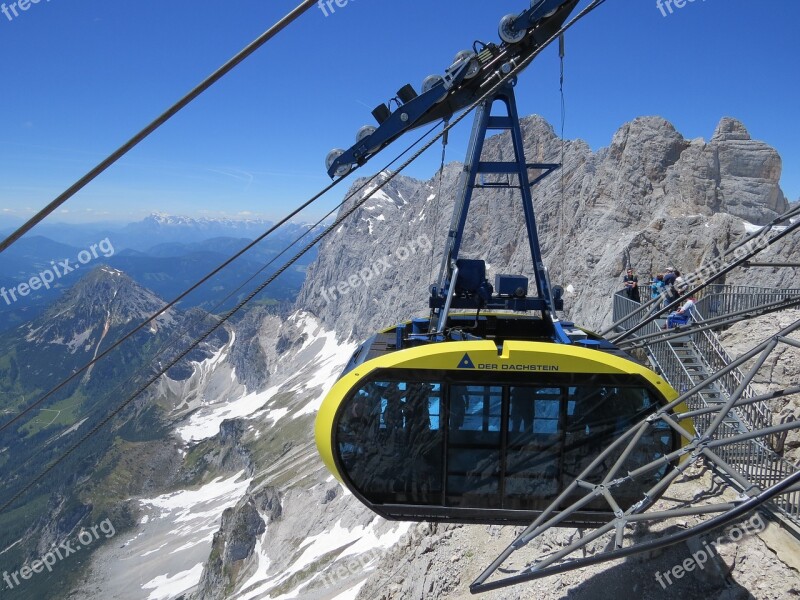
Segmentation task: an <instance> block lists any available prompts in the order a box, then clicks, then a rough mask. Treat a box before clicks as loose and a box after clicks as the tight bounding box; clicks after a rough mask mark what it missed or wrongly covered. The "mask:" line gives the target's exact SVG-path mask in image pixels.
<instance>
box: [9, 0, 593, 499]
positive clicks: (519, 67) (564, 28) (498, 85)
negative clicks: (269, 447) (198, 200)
mask: <svg viewBox="0 0 800 600" xmlns="http://www.w3.org/2000/svg"><path fill="white" fill-rule="evenodd" d="M604 2H605V0H594V1H593V2H592V3H591V4H589V5H588V6H587V7H586V8H585V9H584V10H583V11H581V12H580V13H579V14H578V15H576V16H575V17H574V18H573V19H572V20H571V21H569V22H568V23H567V24H566V25H563V26H562V27H561V29H559V31H557V32H556V33H554V34H553V35H552V36H551V37H550V38H549V39H548V40H546V41H545V42H544V43H542V44H541V45H540V46H539V47H538V48H537V49H536V50H535V51H533V52H532V53H531V54H530V55H529V56H528V57H527V58H526V59H525V60H524V61H522V62H521V63H520V64H519V65H517V66H516V67H514V68H513V69H511V71H509V73H507V74H505V75H502V76H500V77H499V78H498V79H499V80H498V82H497V83H496V84H495V85H494V86H492V87H491V88H489V89H488V90H487V91H486V92H484V94H483V95H482V96H481V97H480V98H478V99H477V100H475V101H474V102H473V103H472V104H471V105H470V106H469V107H467V108H466V109H465V110H464V112H463V113H462V114H461V115H459V116H458V117H457V118H456V119H455V120H454V121H453V122H452V123H450V124H449V125H447V126H446V127H445V128H444V129H443V130H442V131H441V132H440V133H439V134H437V135H436V136H434V137H433V138H432V139H431V140H429V141H428V142H427V143H426V144H425V145H424V146H423V147H422V148H421V149H420V150H418V151H417V153H416V154H414V155H413V156H412V157H411V158H410V159H408V160H407V161H406V162H405V163H403V164H402V165H401V166H400V167H399V168H398V170H397V171H395V172H393V173H391V174H390V175H389V176H388V177H387V178H386V179H384V181H383V182H381V183H380V184H379V185H378V186H377V187H376V188H375V189H373V190H372V191H371V192H370V193H369V194H367V195H366V196H364V198H362V199H361V200H359V201H358V202H356V203H355V204H354V205H353V206H352V207H351V208H350V209H349V210H348V211H347V212H345V213H344V215H342V216H340V217H339V218H337V219H336V221H334V223H333V224H331V225H330V226H329V227H328V228H327V229H325V231H323V232H322V233H321V234H320V235H318V236H317V237H316V238H314V240H313V241H312V242H311V243H310V244H309V245H308V246H306V247H305V248H304V249H303V250H301V251H300V252H299V253H298V254H296V255H295V256H294V257H293V258H292V259H290V260H289V261H288V262H286V263H285V264H284V265H283V266H282V267H281V268H280V269H278V270H277V271H276V272H275V273H273V275H272V276H271V277H270V278H269V279H267V280H266V281H265V282H264V283H262V284H261V285H259V286H258V288H256V290H255V291H253V292H252V293H251V294H250V295H249V296H248V297H247V298H245V299H244V300H243V301H242V302H240V303H239V304H238V305H237V306H236V307H234V308H233V309H232V310H231V311H229V312H228V313H227V314H226V315H225V316H224V317H222V318H221V319H220V321H219V322H218V323H216V324H215V325H214V326H213V327H211V328H210V329H209V330H208V331H206V332H205V333H204V334H203V335H202V336H200V337H199V338H197V339H196V340H195V342H194V343H193V344H192V345H190V346H189V348H187V349H186V350H184V351H183V352H182V353H180V354H179V355H178V356H177V357H175V358H174V359H173V360H171V361H170V363H169V364H168V365H167V366H166V367H163V368H162V369H159V372H158V373H157V374H156V375H154V376H153V377H151V378H150V379H149V380H148V382H147V383H146V384H144V385H143V386H141V387H140V388H139V389H138V390H137V391H136V392H135V393H134V394H133V395H131V396H129V397H128V398H127V399H126V400H125V401H124V402H123V403H122V404H121V405H120V406H119V407H117V409H115V410H114V411H112V413H111V414H109V415H108V416H107V417H106V418H105V419H103V421H101V422H100V423H99V424H98V425H96V426H95V427H94V428H93V429H92V430H91V431H89V432H88V433H87V434H86V435H85V436H84V437H83V438H81V440H80V441H78V442H77V443H76V444H75V445H73V446H72V447H71V448H70V449H69V450H67V451H66V452H65V453H64V454H63V455H61V457H59V458H58V459H56V461H54V462H53V463H51V464H50V465H49V466H48V467H47V468H46V469H45V470H44V471H43V472H42V473H40V474H39V475H38V476H37V477H36V478H34V480H33V481H32V482H31V483H29V484H28V485H27V486H25V487H24V488H23V489H22V490H20V491H19V492H18V493H17V494H15V495H14V496H13V497H12V498H11V499H10V500H8V501H7V502H6V503H5V504H3V506H2V507H0V513H2V512H3V511H5V510H6V509H7V508H8V507H9V506H10V505H11V504H13V502H15V501H16V500H17V499H18V498H19V497H21V496H22V495H23V494H24V493H25V492H27V491H28V490H29V489H31V488H32V487H33V486H34V485H36V483H38V482H39V481H40V480H41V479H42V478H43V477H44V476H45V475H46V474H47V473H49V472H50V471H51V470H52V469H53V468H55V467H56V466H57V465H58V464H59V463H61V462H62V461H63V460H64V459H66V458H67V457H68V456H69V455H70V454H71V453H72V452H74V451H75V449H77V448H78V447H79V446H80V445H81V444H83V442H84V441H86V440H87V439H89V438H90V437H92V436H93V435H94V434H95V433H96V432H97V431H99V430H100V429H101V428H102V427H103V426H104V425H105V424H106V423H108V422H109V421H110V420H111V419H112V418H113V417H114V416H115V415H116V414H118V413H119V412H120V411H122V410H123V409H124V408H125V407H126V406H127V405H128V404H130V403H131V402H132V401H133V400H134V399H136V398H137V397H138V396H139V394H141V393H142V392H143V391H144V390H146V389H147V388H148V387H149V386H150V385H151V384H152V383H154V382H155V381H157V380H158V378H159V377H161V375H163V374H164V373H166V372H167V371H168V370H169V369H171V368H172V367H173V366H174V365H176V364H177V363H178V362H179V361H180V360H181V359H182V358H183V357H185V356H186V355H187V354H188V353H189V352H191V351H192V350H193V349H194V348H195V347H196V346H197V345H199V344H200V343H202V342H203V341H204V340H205V339H206V338H207V337H208V336H209V335H211V334H212V333H213V332H214V331H216V330H217V329H219V327H221V326H222V325H223V324H224V323H225V322H226V321H227V320H228V319H230V317H231V316H233V315H234V314H235V313H236V312H238V311H239V310H241V308H242V307H244V306H245V305H246V304H247V303H248V302H250V301H251V300H252V299H253V298H254V297H255V296H256V295H257V294H259V293H260V292H261V291H262V290H263V289H264V288H265V287H267V285H269V284H270V283H272V281H274V280H275V279H276V278H277V277H278V276H280V275H281V273H283V272H284V271H285V270H286V269H288V268H289V267H290V266H292V265H293V264H294V263H295V262H297V260H299V259H300V258H301V257H302V256H303V255H304V254H305V253H306V252H308V251H309V250H310V249H311V248H312V247H313V246H314V245H316V244H317V243H318V242H319V241H320V240H322V239H323V238H325V237H326V236H327V235H329V234H330V233H331V232H332V231H333V230H334V229H335V228H336V227H337V226H338V225H340V224H341V223H342V222H343V221H344V220H345V219H346V218H347V217H349V216H350V215H351V214H352V213H353V212H355V211H356V210H358V209H359V208H360V207H361V206H362V205H363V204H364V203H365V202H366V201H367V200H368V199H369V198H371V197H372V196H373V195H374V194H375V193H376V192H378V191H380V190H381V189H383V188H384V187H385V186H386V185H387V184H388V183H389V182H390V181H392V180H393V179H394V178H395V177H396V176H397V175H398V174H400V173H401V172H402V171H404V170H405V169H406V168H407V167H408V166H409V165H410V164H411V163H413V162H414V161H415V160H416V159H417V158H419V157H420V156H421V155H422V154H423V153H425V152H426V151H427V150H428V149H429V148H430V147H431V146H433V144H435V143H436V142H437V141H439V140H440V139H441V138H442V137H444V136H445V135H446V134H447V133H448V132H449V131H450V130H451V129H452V128H453V127H455V126H456V125H457V124H458V123H460V122H461V121H462V120H464V119H465V118H466V117H467V116H468V115H469V114H470V113H471V112H472V111H473V110H475V108H477V107H478V106H479V105H480V104H481V103H483V102H484V101H486V100H487V99H488V98H490V97H491V96H492V95H493V94H494V93H495V92H496V91H497V90H499V89H500V88H501V87H502V86H504V85H505V84H506V83H507V82H508V81H510V80H512V79H513V78H515V77H516V76H517V74H518V73H519V72H521V71H522V70H523V69H525V68H526V67H527V66H528V65H530V63H531V62H533V60H534V59H535V58H536V57H537V56H538V55H539V54H541V52H542V51H543V50H544V49H545V48H547V47H548V46H549V45H550V44H551V43H552V42H553V41H554V40H555V39H557V38H558V36H560V35H561V34H562V33H564V32H565V31H567V30H568V29H570V28H571V27H572V26H573V25H575V23H577V22H578V21H580V20H581V19H582V18H583V17H585V16H586V15H588V14H589V13H590V12H592V11H593V10H594V9H596V8H597V7H598V6H600V5H601V4H603V3H604ZM435 127H438V123H437V124H436V125H435V126H434V128H435ZM381 172H382V171H379V172H378V174H380V173H381ZM375 177H377V175H375V176H373V179H374V178H375ZM338 181H341V179H340V180H338ZM338 181H337V182H334V183H333V184H331V186H329V188H330V187H333V185H335V184H336V183H338ZM353 195H354V194H350V197H352V196H353ZM231 260H233V259H231ZM4 427H5V426H4ZM1 430H2V429H0V431H1Z"/></svg>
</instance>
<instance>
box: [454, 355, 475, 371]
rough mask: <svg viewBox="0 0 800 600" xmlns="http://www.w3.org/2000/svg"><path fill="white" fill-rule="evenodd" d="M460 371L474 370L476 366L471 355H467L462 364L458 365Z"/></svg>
mask: <svg viewBox="0 0 800 600" xmlns="http://www.w3.org/2000/svg"><path fill="white" fill-rule="evenodd" d="M458 368H459V369H474V368H475V364H474V363H473V362H472V359H471V358H470V357H469V354H465V355H464V358H462V359H461V362H460V363H458Z"/></svg>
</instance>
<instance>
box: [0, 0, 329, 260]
mask: <svg viewBox="0 0 800 600" xmlns="http://www.w3.org/2000/svg"><path fill="white" fill-rule="evenodd" d="M315 4H316V1H315V0H303V2H301V3H300V4H299V5H298V6H297V7H296V8H295V9H294V10H292V11H291V12H290V13H288V14H287V15H286V16H285V17H283V18H282V19H281V20H280V21H278V22H277V23H275V24H274V25H273V26H272V27H270V28H269V29H268V30H267V31H265V32H264V33H262V34H261V35H260V36H259V37H257V38H256V39H255V40H253V41H252V42H250V44H248V45H247V46H246V47H245V48H244V49H243V50H241V51H240V52H239V53H238V54H237V55H236V56H234V57H233V58H231V59H230V60H229V61H228V62H226V63H225V64H224V65H222V66H221V67H220V68H219V69H217V70H216V71H214V72H213V73H212V74H211V75H209V76H208V77H207V78H206V79H205V80H203V81H202V82H201V83H200V84H198V85H197V86H196V87H195V88H194V89H193V90H191V91H190V92H189V93H188V94H186V95H185V96H183V98H181V99H180V100H178V101H177V102H176V103H175V104H173V105H172V106H171V107H170V108H169V109H167V111H166V112H164V113H163V114H162V115H161V116H160V117H158V118H157V119H156V120H155V121H153V122H152V123H150V124H149V125H148V126H147V127H145V128H144V129H142V130H141V131H140V132H139V133H137V134H136V135H135V136H133V137H132V138H131V139H130V140H128V141H127V142H125V143H124V144H123V145H122V146H120V147H119V148H117V150H115V151H114V152H113V153H112V154H110V155H109V156H108V157H107V158H106V159H105V160H103V161H102V162H101V163H100V164H98V165H97V166H96V167H95V168H93V169H92V170H91V171H89V172H88V173H87V174H86V175H84V176H83V177H81V178H80V179H79V180H78V181H76V182H75V183H74V184H73V185H72V186H70V187H69V188H68V189H67V190H66V191H64V192H63V193H62V194H61V195H59V196H58V197H57V198H56V199H55V200H53V201H52V202H51V203H50V204H48V205H47V206H45V207H44V208H43V209H42V210H40V211H39V212H38V213H36V214H35V215H34V216H33V217H31V218H30V219H29V220H28V221H27V222H26V223H24V224H23V225H22V226H20V227H19V229H17V230H16V231H14V232H13V233H12V234H11V235H9V236H8V237H7V238H6V239H4V240H3V241H2V242H0V252H3V251H4V250H6V249H7V248H8V247H9V246H11V244H13V243H14V242H16V241H17V240H19V239H20V238H21V237H22V236H23V235H25V234H26V233H27V232H28V231H30V230H31V229H33V228H34V227H35V226H36V225H38V224H39V223H41V222H42V221H43V220H44V219H45V218H46V217H47V216H48V215H50V214H51V213H52V212H53V211H55V210H56V209H57V208H58V207H59V206H61V205H62V204H64V203H65V202H66V201H67V200H69V199H70V198H72V197H73V196H74V195H75V194H77V193H78V192H79V191H80V190H82V189H83V188H84V187H86V186H87V185H88V184H89V183H91V181H92V180H94V179H95V178H96V177H97V176H98V175H100V174H101V173H103V172H104V171H105V170H106V169H108V168H109V167H110V166H111V165H113V164H114V163H115V162H117V161H118V160H119V159H120V158H122V157H123V156H125V155H126V154H127V153H128V152H129V151H130V150H132V149H133V148H134V147H135V146H137V145H138V144H139V143H140V142H141V141H143V140H144V139H145V138H146V137H148V136H149V135H150V134H151V133H153V132H154V131H155V130H156V129H158V128H159V127H161V126H162V125H163V124H164V123H166V122H167V121H168V120H169V119H171V118H172V117H174V116H175V115H176V114H177V113H178V112H180V111H181V110H182V109H183V108H185V107H186V106H187V105H188V104H189V103H191V102H192V101H193V100H194V99H195V98H197V97H198V96H199V95H200V94H202V93H203V92H205V91H206V90H207V89H208V88H210V87H211V86H212V85H214V84H215V83H216V82H217V81H219V80H220V79H222V77H224V76H225V75H227V74H228V73H230V72H231V71H232V70H233V69H234V68H236V67H237V66H238V65H239V63H241V62H242V61H244V60H245V59H246V58H248V57H249V56H250V55H251V54H253V53H254V52H255V51H256V50H258V49H259V48H261V47H262V46H263V45H264V44H266V43H267V42H268V41H270V40H271V39H272V38H273V37H275V36H276V35H277V34H278V33H280V32H281V31H282V30H284V29H285V28H286V27H288V26H289V25H290V24H292V23H293V22H294V21H295V20H297V19H298V18H299V17H300V16H301V15H302V14H303V13H305V12H306V11H307V10H308V9H309V8H311V7H312V6H313V5H315Z"/></svg>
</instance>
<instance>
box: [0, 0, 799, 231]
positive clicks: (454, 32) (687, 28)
mask: <svg viewBox="0 0 800 600" xmlns="http://www.w3.org/2000/svg"><path fill="white" fill-rule="evenodd" d="M2 2H5V4H6V5H9V4H10V2H9V0H0V3H2ZM526 3H527V0H521V1H512V0H501V1H497V0H495V1H494V2H485V1H484V2H480V1H478V0H460V1H459V2H455V1H450V0H437V1H436V2H422V1H420V0H415V1H410V0H395V1H394V2H385V1H381V0H349V3H348V4H347V5H346V6H345V7H342V8H338V7H337V8H336V12H335V13H333V14H329V16H327V17H326V16H325V15H324V14H323V13H322V11H320V10H318V9H316V8H315V9H312V10H311V11H310V12H309V13H307V14H306V15H304V16H303V17H301V19H300V20H299V21H298V22H296V23H295V24H294V25H293V26H291V27H290V28H288V29H287V30H285V31H284V32H283V33H281V34H280V35H279V36H278V37H277V38H275V40H273V41H272V42H271V43H269V44H267V46H265V47H264V48H263V49H261V50H260V51H259V52H258V53H257V54H256V55H254V56H252V57H251V58H250V59H248V60H247V61H246V62H245V63H244V64H242V65H240V67H238V68H237V69H236V70H235V71H234V72H233V73H232V74H231V75H229V76H228V77H226V78H224V79H223V80H222V81H221V82H219V83H218V84H217V85H216V86H214V87H213V88H212V89H211V90H210V91H209V92H207V93H206V94H204V95H203V96H202V97H201V98H200V99H198V100H197V101H195V103H193V104H192V105H190V106H189V107H188V108H187V109H185V110H184V111H183V112H182V113H180V114H179V115H178V116H177V117H175V118H174V119H173V120H172V121H170V122H169V123H168V124H167V125H165V126H164V127H162V128H161V129H160V130H159V131H158V132H156V133H155V134H154V135H153V136H151V137H150V138H149V139H148V140H146V141H145V142H143V143H142V144H141V145H140V146H139V147H137V148H136V149H135V150H133V151H132V152H131V153H130V154H129V155H128V156H127V157H126V158H124V159H123V160H122V161H121V162H120V163H118V164H117V165H116V166H114V167H112V168H111V169H110V170H109V171H108V172H107V173H106V174H104V175H102V176H101V177H100V178H98V179H97V180H96V181H95V182H93V183H92V184H90V185H89V186H88V187H87V188H86V189H85V190H84V191H82V192H81V193H79V194H78V195H77V196H76V197H75V198H73V199H72V200H71V201H69V202H68V203H67V204H66V205H65V207H64V211H66V212H59V213H57V214H56V215H54V216H53V217H51V220H52V221H73V222H74V221H90V220H136V219H140V218H142V217H143V216H145V215H146V214H148V213H150V212H153V211H162V212H169V213H173V214H188V215H193V216H204V215H205V216H218V215H226V216H230V217H237V216H261V217H266V218H273V219H274V218H278V217H280V216H282V215H284V214H285V213H287V212H288V211H289V210H290V208H291V207H293V206H295V205H297V204H299V203H300V202H302V201H304V200H305V199H306V198H308V197H309V196H311V195H312V194H313V193H315V192H316V191H318V190H319V189H321V188H322V187H324V186H325V185H326V184H327V182H328V181H329V180H328V178H327V175H326V174H325V169H324V166H323V161H324V157H325V154H326V153H327V152H328V150H330V149H331V148H332V147H337V146H338V147H345V148H346V147H348V146H349V145H350V144H351V143H352V141H353V138H354V135H355V132H356V131H357V129H358V128H359V127H360V126H361V125H364V124H367V123H371V122H372V117H371V115H370V109H371V108H372V107H374V106H375V105H377V104H379V103H380V102H382V101H385V100H387V99H388V98H389V97H391V96H393V95H394V93H395V91H396V90H397V89H399V88H400V87H401V86H402V85H403V84H405V83H407V82H410V83H412V84H413V85H414V86H415V87H417V88H418V87H419V84H420V82H421V81H422V79H423V78H424V77H425V76H426V75H428V74H431V73H441V72H442V71H443V70H444V69H445V68H446V67H447V66H448V65H449V64H450V63H451V62H452V58H453V56H454V55H455V54H456V52H457V51H458V50H461V49H464V48H468V47H470V46H471V45H472V42H473V41H474V40H475V39H481V40H484V41H497V39H498V38H497V33H496V31H497V23H498V22H499V20H500V18H501V17H502V16H503V15H504V14H507V13H512V12H514V13H516V12H519V11H520V10H522V8H524V7H525V6H526ZM585 3H586V2H585V1H584V2H583V3H582V4H581V6H583V5H585ZM296 4H297V0H288V1H287V0H230V1H229V2H225V3H222V2H210V1H209V0H169V1H154V0H139V1H138V2H122V1H120V0H81V1H76V0H40V2H38V3H36V4H30V6H29V8H28V10H27V11H25V12H20V11H18V16H17V17H13V14H12V17H13V18H12V19H11V20H9V19H8V18H7V17H5V16H4V15H3V14H2V13H0V55H1V56H2V63H1V64H2V66H0V78H1V80H2V83H0V93H1V94H2V99H3V101H2V105H0V106H2V110H0V218H2V217H10V216H11V217H18V218H24V217H28V216H30V215H31V214H32V213H33V212H34V210H36V209H39V208H41V207H42V206H44V205H45V204H47V203H48V202H49V201H51V200H52V199H53V198H54V197H55V196H57V195H58V194H59V193H60V192H62V191H63V190H64V189H65V188H67V187H68V186H69V185H70V184H72V183H73V182H74V181H75V180H77V179H78V178H79V177H80V176H82V175H83V174H84V173H85V172H86V171H88V170H89V169H90V168H91V167H93V166H94V165H95V164H96V163H97V162H99V161H100V160H101V159H102V158H104V157H105V155H107V154H108V153H110V152H111V151H112V150H114V149H115V148H116V147H117V146H119V145H120V144H121V143H123V142H124V141H125V140H127V139H128V138H130V137H131V136H132V135H133V134H134V133H136V132H137V131H138V130H139V129H141V128H142V127H143V126H144V125H145V124H147V123H149V122H150V121H151V120H152V119H153V118H154V117H155V116H157V115H159V114H160V113H161V112H162V111H163V110H164V109H165V108H166V107H167V106H169V105H170V104H172V103H173V102H174V101H175V100H177V99H178V98H179V97H180V96H182V95H183V94H184V93H185V92H186V91H187V90H189V89H190V88H192V87H193V86H194V85H196V84H197V83H198V82H200V81H201V80H202V79H203V78H204V77H205V76H206V75H208V74H209V73H210V72H212V71H213V70H214V69H216V68H217V67H218V66H219V65H221V64H222V63H223V62H224V61H225V60H227V59H228V58H229V57H231V56H232V55H233V54H235V53H236V52H237V51H238V50H240V49H241V48H242V47H243V46H245V45H246V44H247V43H248V42H250V41H251V40H252V39H254V38H255V37H257V36H258V35H259V34H260V33H261V32H263V31H264V30H265V29H267V28H268V27H269V26H270V25H271V24H272V23H274V22H275V21H276V20H277V19H279V18H280V17H281V16H283V15H284V14H286V13H287V12H288V11H289V10H290V9H291V8H293V7H294V6H295V5H296ZM10 14H11V13H10ZM798 22H800V3H798V2H790V1H788V0H760V1H758V2H756V1H755V0H695V1H694V2H688V3H687V4H686V5H685V6H684V7H683V8H680V9H674V11H673V14H670V15H668V16H666V17H664V16H663V15H662V13H661V12H660V11H659V9H658V8H657V7H656V0H635V1H634V0H607V2H606V4H605V5H604V6H602V7H601V8H600V9H598V10H597V11H595V12H594V13H593V14H592V15H590V16H589V17H588V18H587V19H585V20H584V21H582V22H581V23H580V24H579V25H577V26H576V27H575V28H573V30H571V32H570V33H569V34H568V38H567V63H566V78H567V79H566V102H567V122H566V136H567V137H568V138H582V139H585V140H586V141H587V142H588V143H589V144H590V146H591V147H592V148H594V149H597V148H600V147H602V146H606V145H608V143H609V142H610V140H611V137H612V135H613V133H614V132H615V131H616V130H617V129H618V128H619V127H620V126H621V125H622V124H623V123H625V122H627V121H630V120H631V119H633V118H635V117H637V116H640V115H660V116H663V117H665V118H666V119H668V120H670V121H672V122H673V123H674V124H675V125H676V127H677V129H678V130H679V131H680V132H681V133H682V134H683V135H684V136H686V137H687V138H695V137H703V138H706V139H708V138H709V137H710V136H711V134H712V132H713V130H714V127H715V125H716V124H717V122H718V121H719V119H720V118H721V117H723V116H733V117H736V118H739V119H741V120H742V121H743V122H744V123H745V125H746V126H747V127H748V129H749V130H750V132H751V134H752V135H753V137H754V138H757V139H761V140H764V141H766V142H767V143H769V144H771V145H772V146H774V147H775V148H777V150H778V151H779V152H780V154H781V156H782V157H783V160H784V174H783V180H782V184H783V187H784V191H785V192H786V194H787V196H788V197H789V199H790V200H794V199H797V198H798V197H800V124H799V123H800V120H799V119H798V106H800V102H799V101H798V100H799V99H800V93H798V91H799V90H798V87H799V86H800V83H798V67H797V59H798V57H800V36H798V35H797V30H796V24H797V23H798ZM518 101H519V104H520V111H521V113H522V114H531V113H538V114H542V115H544V116H545V117H546V118H547V119H548V120H549V121H550V122H551V123H553V124H554V125H555V126H556V129H558V127H559V125H558V123H559V118H560V117H559V115H560V110H559V92H558V59H557V55H556V51H555V49H550V50H549V51H548V52H546V53H545V54H543V55H542V56H541V57H540V58H539V59H538V60H537V62H536V63H535V64H534V65H533V66H532V67H531V68H529V69H528V70H527V71H526V72H525V73H524V74H523V75H522V77H521V81H520V85H519V86H518ZM468 129H469V121H466V122H464V123H463V124H462V126H461V128H460V131H458V132H457V133H455V134H454V135H453V136H451V144H450V146H449V149H448V160H461V159H463V154H464V150H465V145H466V138H467V135H468ZM412 135H413V134H412ZM410 140H411V137H409V138H408V139H405V138H403V139H401V140H400V141H399V142H398V143H396V144H395V146H392V147H390V148H389V149H387V150H385V151H384V152H383V153H382V154H380V155H379V156H378V157H377V158H375V159H373V161H372V162H371V163H369V164H368V165H367V166H366V167H365V168H364V169H362V170H361V171H360V172H359V173H360V174H367V173H369V172H371V171H372V170H377V169H379V168H380V167H382V166H383V165H384V164H385V163H386V162H388V161H389V160H390V159H391V158H393V157H394V156H395V155H396V154H397V153H398V152H399V151H400V150H401V149H403V148H404V147H405V144H404V142H405V143H407V142H409V141H410ZM438 161H439V149H438V148H435V149H432V150H431V151H430V154H429V155H426V156H425V157H423V160H421V161H420V162H419V164H415V165H413V166H412V168H411V169H410V170H409V171H408V174H409V175H412V176H416V177H420V178H428V177H430V176H431V175H432V174H433V173H434V171H435V170H436V168H437V167H438ZM344 187H345V186H341V187H339V188H337V191H335V192H334V193H332V194H331V196H330V197H327V198H324V199H323V201H322V202H321V204H320V205H319V207H318V208H316V209H313V210H311V211H310V212H308V213H306V214H305V215H304V217H305V218H306V219H310V218H312V217H314V216H316V215H319V214H321V213H322V212H324V211H323V210H322V209H326V210H327V209H328V208H330V207H332V206H333V205H334V204H335V203H336V202H338V201H339V200H340V199H341V196H342V193H343V191H344ZM0 225H2V221H0Z"/></svg>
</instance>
